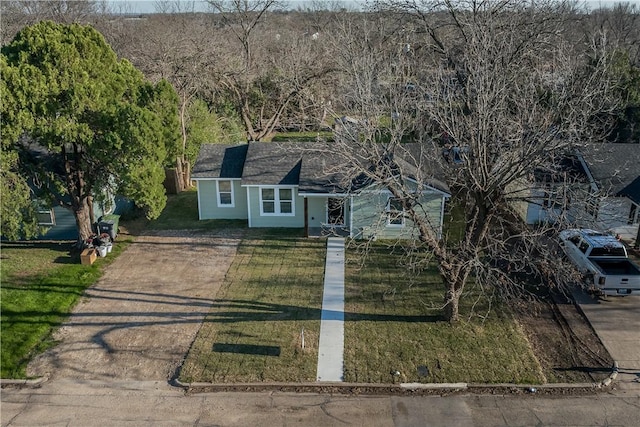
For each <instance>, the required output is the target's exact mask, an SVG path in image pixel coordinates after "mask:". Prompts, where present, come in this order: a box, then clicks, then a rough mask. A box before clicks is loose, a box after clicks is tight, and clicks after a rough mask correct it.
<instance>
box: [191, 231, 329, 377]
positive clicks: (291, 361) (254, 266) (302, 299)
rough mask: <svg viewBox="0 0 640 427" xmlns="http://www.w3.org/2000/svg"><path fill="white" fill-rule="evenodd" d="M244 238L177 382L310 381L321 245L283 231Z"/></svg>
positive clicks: (319, 297)
mask: <svg viewBox="0 0 640 427" xmlns="http://www.w3.org/2000/svg"><path fill="white" fill-rule="evenodd" d="M249 234H250V237H248V238H246V239H245V240H244V241H243V242H242V243H241V245H240V247H239V249H238V254H237V256H236V258H235V259H234V262H233V264H232V266H231V268H230V269H229V272H228V273H227V278H226V280H225V284H224V286H223V288H222V289H221V290H220V292H219V293H218V296H217V298H216V303H215V305H214V308H213V309H212V310H211V312H210V313H209V315H208V316H207V318H206V319H205V321H204V324H203V325H202V328H201V329H200V331H199V332H198V336H197V338H196V340H195V342H194V344H193V346H192V348H191V350H190V351H189V354H188V357H187V359H186V361H185V364H184V366H183V368H182V370H181V373H180V379H181V380H182V381H186V382H191V381H209V382H217V383H227V382H263V381H292V382H298V381H313V380H315V377H316V367H317V350H318V349H317V343H318V337H319V332H320V309H321V305H322V280H323V279H322V278H323V270H324V253H325V242H324V241H321V240H315V239H304V238H300V237H299V235H298V234H299V233H293V236H292V233H291V232H287V231H284V230H275V231H273V230H272V231H254V230H251V232H250V233H249ZM303 329H304V336H305V348H304V349H303V348H302V345H301V332H302V330H303Z"/></svg>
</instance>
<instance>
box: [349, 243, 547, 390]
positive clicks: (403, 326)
mask: <svg viewBox="0 0 640 427" xmlns="http://www.w3.org/2000/svg"><path fill="white" fill-rule="evenodd" d="M390 252H391V251H390V250H389V249H388V248H387V247H385V246H384V244H382V243H381V244H377V245H375V246H374V247H373V248H372V249H371V250H370V252H369V254H368V258H367V260H366V263H365V264H364V267H363V268H360V264H361V262H360V261H359V256H358V255H357V254H356V253H355V252H353V251H351V252H349V256H348V261H347V271H346V280H345V284H346V289H345V293H346V295H345V297H346V301H345V321H346V323H345V381H351V382H373V383H377V382H383V383H384V382H393V381H396V382H436V383H438V382H475V383H500V382H509V383H540V382H542V381H543V376H542V375H541V371H540V367H539V365H538V363H537V361H536V358H535V356H534V354H533V352H532V350H531V348H530V346H529V344H528V342H527V340H526V338H525V337H524V335H523V333H522V331H521V329H520V328H519V327H518V326H517V324H516V322H515V321H514V320H513V319H512V317H511V316H510V314H509V312H508V311H507V310H506V309H505V307H501V306H500V305H496V304H494V305H493V307H492V312H491V315H490V317H489V318H488V319H487V320H485V321H484V322H483V321H481V320H480V319H479V318H477V317H475V318H474V317H470V318H468V313H469V312H470V308H471V304H472V303H477V305H476V306H475V309H476V310H482V309H483V308H485V307H483V304H486V301H483V300H482V299H478V298H476V297H474V296H473V295H469V296H468V297H467V298H466V299H465V300H463V301H462V304H461V314H462V316H463V318H465V316H467V317H466V318H467V320H465V321H461V322H460V323H458V324H456V325H451V324H449V323H448V322H446V321H444V320H443V319H442V317H441V303H442V301H443V286H442V282H441V280H440V277H439V276H438V273H437V271H436V270H435V269H431V270H427V271H424V272H423V273H422V274H421V275H420V276H419V277H417V278H416V277H415V276H412V275H408V274H406V272H405V271H406V270H405V268H403V266H402V265H401V264H400V263H399V262H398V261H399V259H400V257H399V256H398V255H392V254H391V253H390ZM425 368H426V369H425ZM394 371H398V372H400V375H399V376H397V377H393V376H392V375H391V372H394Z"/></svg>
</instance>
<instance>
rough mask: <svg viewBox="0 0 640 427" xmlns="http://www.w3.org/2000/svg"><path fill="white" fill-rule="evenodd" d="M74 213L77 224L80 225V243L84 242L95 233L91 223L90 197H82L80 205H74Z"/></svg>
mask: <svg viewBox="0 0 640 427" xmlns="http://www.w3.org/2000/svg"><path fill="white" fill-rule="evenodd" d="M73 215H74V216H75V218H76V226H77V227H78V244H79V245H80V244H82V242H84V241H85V240H87V239H89V238H90V237H91V236H93V235H94V234H95V232H94V230H93V226H92V223H91V217H90V210H89V204H88V198H87V197H84V198H82V199H80V203H78V206H74V210H73Z"/></svg>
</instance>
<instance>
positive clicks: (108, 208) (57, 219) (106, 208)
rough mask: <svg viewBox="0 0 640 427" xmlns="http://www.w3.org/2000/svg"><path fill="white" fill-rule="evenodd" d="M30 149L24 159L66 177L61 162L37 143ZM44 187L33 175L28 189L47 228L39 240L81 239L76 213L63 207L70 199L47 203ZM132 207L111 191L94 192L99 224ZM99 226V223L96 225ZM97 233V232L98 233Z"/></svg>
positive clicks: (106, 189)
mask: <svg viewBox="0 0 640 427" xmlns="http://www.w3.org/2000/svg"><path fill="white" fill-rule="evenodd" d="M27 146H28V148H29V149H28V150H25V151H24V152H22V153H21V154H22V156H26V157H23V158H24V159H25V160H28V161H29V162H31V163H33V164H37V165H39V166H40V167H41V168H42V169H43V170H46V171H49V172H52V173H54V174H63V173H64V171H63V170H62V166H61V163H60V161H59V159H58V158H57V157H56V155H54V154H51V153H49V152H48V151H47V150H46V149H45V148H44V147H42V146H39V145H38V144H34V143H32V144H29V145H27ZM43 186H46V183H43V182H40V181H39V180H38V179H37V178H36V177H35V175H34V177H33V178H32V179H30V180H29V187H30V188H31V194H32V196H31V197H32V199H33V200H35V201H36V203H37V204H38V206H39V208H38V213H37V216H38V225H40V226H42V227H43V228H44V229H45V232H44V233H43V234H41V235H39V236H38V237H36V239H39V240H76V239H77V238H78V227H77V225H76V219H75V216H74V214H73V211H72V210H71V209H70V208H68V207H65V206H63V204H65V203H66V202H68V199H67V197H65V196H60V195H58V197H56V198H57V199H59V200H58V201H57V202H58V203H56V202H53V203H52V202H48V201H45V200H49V199H50V197H48V196H47V197H45V196H42V197H41V195H42V194H45V193H47V191H44V190H43V188H42V187H43ZM132 207H133V203H132V202H131V201H130V200H127V199H125V198H122V197H118V196H115V195H114V194H112V192H111V190H110V189H109V188H101V189H100V190H99V191H97V192H95V194H94V196H93V217H94V218H95V220H96V223H97V222H98V221H99V219H100V217H102V216H103V215H107V214H113V213H115V214H122V213H124V212H127V211H128V210H130V209H131V208H132ZM96 225H97V224H96ZM96 232H97V230H96Z"/></svg>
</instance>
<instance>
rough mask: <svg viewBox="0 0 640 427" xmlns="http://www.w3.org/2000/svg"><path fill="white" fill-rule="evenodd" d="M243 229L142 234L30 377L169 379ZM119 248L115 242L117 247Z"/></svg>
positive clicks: (208, 305)
mask: <svg viewBox="0 0 640 427" xmlns="http://www.w3.org/2000/svg"><path fill="white" fill-rule="evenodd" d="M242 235H243V231H242V230H222V231H217V232H208V233H203V232H201V231H161V232H160V231H159V232H150V233H147V234H145V235H142V236H139V237H138V238H137V239H136V240H135V242H133V243H131V244H130V246H129V247H128V248H127V250H126V251H125V252H123V253H122V254H121V255H120V256H119V257H118V259H116V260H115V261H114V262H113V263H112V264H111V265H110V266H108V267H107V269H106V271H105V273H104V275H103V277H102V278H101V279H100V280H99V281H98V282H97V283H96V284H95V285H93V286H91V287H90V288H89V289H87V291H86V293H85V297H84V298H83V299H82V300H81V301H80V302H79V303H78V305H77V306H76V307H75V308H74V310H73V313H72V315H71V317H70V318H69V319H68V321H67V322H65V323H64V325H63V326H62V327H61V328H60V329H59V330H58V331H56V332H55V333H54V339H55V340H58V341H60V344H59V345H58V346H56V347H55V348H52V349H51V350H49V351H47V352H46V353H44V354H42V355H40V356H38V357H37V358H36V359H35V360H34V361H33V362H32V363H31V364H30V365H29V367H28V370H27V373H28V375H30V376H42V375H45V374H49V375H51V376H53V377H61V378H75V379H102V380H104V379H119V380H144V381H151V380H168V379H170V378H172V377H173V376H174V374H175V371H176V369H177V368H178V366H179V365H180V364H181V363H182V360H183V358H184V356H185V354H186V353H187V351H188V349H189V346H190V345H191V343H192V341H193V339H194V337H195V335H196V333H197V331H198V329H199V328H200V325H201V324H202V321H203V320H204V317H205V315H206V314H207V313H208V312H209V310H210V308H211V306H212V305H213V304H214V303H215V296H216V293H217V291H218V289H219V288H220V286H221V284H222V283H223V281H224V277H225V274H226V272H227V270H228V268H229V265H230V264H231V261H232V260H233V257H234V255H235V253H236V248H237V246H238V244H239V242H240V239H241V237H242ZM116 244H117V241H116Z"/></svg>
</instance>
